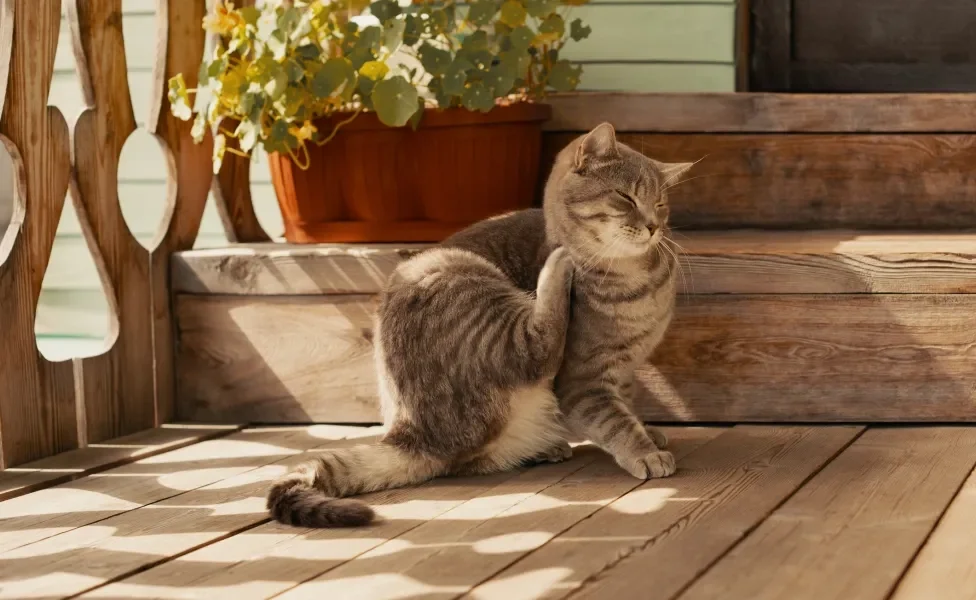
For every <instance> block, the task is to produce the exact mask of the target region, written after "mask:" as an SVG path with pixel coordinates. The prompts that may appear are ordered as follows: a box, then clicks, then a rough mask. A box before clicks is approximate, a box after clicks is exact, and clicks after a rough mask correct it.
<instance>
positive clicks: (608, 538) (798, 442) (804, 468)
mask: <svg viewBox="0 0 976 600" xmlns="http://www.w3.org/2000/svg"><path fill="white" fill-rule="evenodd" d="M860 431H861V428H859V427H830V428H827V427H820V428H811V427H757V426H737V427H735V428H733V429H732V430H730V431H727V432H725V433H723V434H722V435H720V436H719V437H718V438H716V439H715V440H713V441H712V442H711V443H709V444H706V445H705V446H703V447H702V448H700V449H698V450H696V451H695V452H693V453H691V454H690V455H689V456H687V457H686V458H685V459H684V460H682V461H679V463H678V472H677V474H675V475H674V476H673V477H670V478H668V479H662V480H655V481H648V482H646V483H644V484H642V485H640V486H638V487H637V488H636V489H635V490H633V491H632V492H630V493H629V494H626V495H624V496H623V497H621V498H619V499H617V500H616V501H614V502H613V503H611V504H610V505H609V506H607V507H606V508H605V509H604V510H601V511H600V512H598V513H596V514H595V515H593V516H592V517H591V518H589V519H587V520H585V521H581V522H580V523H578V524H577V525H575V526H574V527H572V528H570V529H569V530H567V531H565V532H563V533H562V534H560V535H559V536H558V537H556V538H555V539H554V540H552V541H551V542H549V543H548V544H546V545H545V546H543V547H542V548H540V549H539V550H537V551H536V552H533V553H532V554H530V555H529V556H528V557H526V558H525V559H523V560H521V561H519V562H517V563H516V564H515V565H513V566H512V567H511V568H509V569H506V570H504V571H502V572H500V573H498V574H497V575H495V576H494V577H493V578H492V581H490V582H488V583H486V584H484V585H482V586H481V587H479V588H475V590H474V592H473V596H475V597H478V598H511V599H515V598H528V597H530V594H527V593H526V591H527V590H534V588H535V587H536V586H533V585H532V583H531V581H532V580H533V579H536V578H540V577H541V576H542V574H543V573H545V572H546V571H547V570H548V568H549V567H551V566H553V565H559V567H560V570H561V571H562V572H564V573H565V575H564V576H563V577H562V578H560V579H559V580H558V581H555V582H551V583H550V585H549V587H548V589H546V590H545V591H544V592H542V593H537V594H532V595H531V597H533V598H564V597H567V596H572V597H573V598H648V597H652V598H655V599H659V600H665V599H669V598H673V597H674V596H675V595H676V594H677V593H678V592H679V591H680V590H681V589H683V588H684V587H685V586H686V585H687V584H688V583H690V582H692V581H693V580H694V579H695V578H696V577H697V575H698V574H699V573H701V572H702V571H703V570H705V569H706V568H707V567H708V566H709V565H710V564H711V563H712V562H713V561H715V560H716V559H718V558H719V557H720V556H722V554H724V553H725V552H726V551H728V550H729V548H731V547H733V546H734V545H735V544H736V543H738V542H739V541H740V540H741V539H742V538H743V537H744V536H745V534H746V532H748V531H749V530H750V529H751V528H752V527H754V526H755V525H756V524H758V523H760V522H761V521H762V520H763V519H764V518H766V516H767V515H768V514H769V513H770V512H772V511H773V510H774V509H775V508H776V507H777V506H778V505H779V503H781V502H782V501H783V500H784V499H785V498H788V497H789V496H790V495H791V494H792V493H793V492H794V491H795V490H796V489H797V488H799V487H800V486H801V485H803V483H804V481H806V480H807V478H809V477H810V476H811V475H812V474H814V473H816V472H817V471H818V470H819V469H820V468H821V467H822V466H823V465H824V464H826V463H827V462H829V461H830V460H831V459H832V458H833V457H834V456H835V455H836V454H837V453H838V452H840V451H841V450H842V449H843V448H844V447H845V446H846V445H847V444H849V443H850V442H851V441H852V440H853V439H854V438H855V437H857V435H858V434H859V433H860ZM523 590H525V591H523ZM651 590H653V591H651ZM745 597H746V596H729V598H745Z"/></svg>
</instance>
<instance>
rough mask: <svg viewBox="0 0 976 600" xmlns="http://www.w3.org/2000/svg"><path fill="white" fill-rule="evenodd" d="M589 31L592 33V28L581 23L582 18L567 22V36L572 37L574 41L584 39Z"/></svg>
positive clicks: (588, 35) (588, 34)
mask: <svg viewBox="0 0 976 600" xmlns="http://www.w3.org/2000/svg"><path fill="white" fill-rule="evenodd" d="M591 33H593V28H592V27H590V26H589V25H583V20H582V19H575V20H574V21H573V22H572V23H570V24H569V37H571V38H573V41H574V42H578V41H580V40H585V39H586V38H588V37H590V34H591Z"/></svg>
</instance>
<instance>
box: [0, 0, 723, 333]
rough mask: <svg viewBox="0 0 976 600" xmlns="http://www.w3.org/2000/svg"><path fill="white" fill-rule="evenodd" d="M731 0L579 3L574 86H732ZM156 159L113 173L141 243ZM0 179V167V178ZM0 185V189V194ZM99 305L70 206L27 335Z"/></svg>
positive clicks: (151, 29) (57, 329)
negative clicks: (583, 30) (583, 27)
mask: <svg viewBox="0 0 976 600" xmlns="http://www.w3.org/2000/svg"><path fill="white" fill-rule="evenodd" d="M154 5H155V0H125V2H124V7H125V10H126V16H125V21H124V23H123V28H124V31H125V39H126V46H127V58H128V64H129V79H130V83H131V87H132V101H133V105H134V107H135V109H136V118H137V119H138V120H140V122H142V121H144V119H145V117H146V115H147V114H148V106H149V90H150V78H151V74H150V70H151V67H152V63H153V60H154V53H155V31H156V30H155V26H156V24H155V14H154V8H153V7H154ZM734 12H735V3H734V0H708V1H697V2H696V1H692V0H668V1H661V2H653V1H650V2H648V1H627V0H617V1H613V2H607V1H600V0H597V1H595V2H594V3H593V4H590V5H587V6H583V7H579V8H577V9H576V11H575V15H574V17H575V16H579V17H581V18H582V19H584V20H585V21H586V23H587V24H588V25H590V27H592V29H593V32H592V34H591V37H590V38H589V39H587V40H585V41H583V42H581V43H579V44H576V45H575V47H572V48H570V49H568V50H567V52H568V53H567V57H568V58H572V59H574V60H578V61H579V62H581V63H583V64H584V65H585V68H584V75H583V82H582V86H581V87H582V89H586V90H629V91H669V92H670V91H679V92H689V91H732V90H733V89H734V86H735V84H734V78H735V73H734V70H735V69H734V65H733V56H734V50H733V45H734V42H733V31H734ZM51 103H52V104H54V105H55V106H58V107H59V108H61V110H62V111H63V112H64V113H65V116H66V117H67V118H68V119H69V120H70V119H73V118H74V117H75V116H77V114H78V112H79V111H80V110H81V107H82V100H81V91H80V88H79V84H78V82H77V78H76V75H75V63H74V58H73V56H72V55H71V51H70V42H69V38H68V30H67V26H64V27H63V28H62V36H61V45H60V47H59V52H58V56H57V60H56V75H55V80H54V82H53V84H52V91H51ZM253 173H254V182H253V184H252V187H253V192H254V196H255V200H256V207H257V211H258V213H259V216H260V217H261V220H262V222H263V223H264V224H265V226H266V228H267V229H268V230H269V233H272V234H273V235H274V234H278V233H280V231H281V220H280V217H279V216H278V213H277V207H276V205H275V201H274V196H273V192H272V190H271V186H270V183H269V181H268V173H267V170H266V169H265V168H264V167H263V166H261V165H257V166H256V167H255V168H254V169H253ZM164 175H165V172H164V167H163V160H162V155H161V153H160V151H159V150H158V148H157V146H156V143H155V141H154V140H152V139H151V138H150V137H149V136H148V135H147V134H145V133H144V132H139V133H137V134H136V135H135V136H134V137H133V138H132V139H130V140H129V142H128V144H127V146H126V148H125V151H124V153H123V164H122V168H121V169H120V173H119V180H120V184H119V195H120V197H121V201H122V203H123V207H124V209H125V213H126V217H127V219H128V221H129V224H130V227H131V228H132V230H133V233H135V234H136V236H137V237H138V238H139V239H140V240H141V241H142V242H143V243H148V242H149V240H150V239H151V238H152V236H153V233H154V230H155V227H156V226H157V224H158V223H159V219H160V217H161V210H162V206H163V200H164V194H165V186H164V185H163V179H164ZM5 179H6V180H9V179H8V177H5V176H4V171H3V166H2V164H0V182H2V181H3V180H5ZM4 194H9V189H7V188H6V187H3V186H0V197H2V196H3V195H4ZM224 243H225V242H224V237H223V233H222V230H221V228H220V222H219V220H218V218H217V214H216V211H215V210H214V209H213V206H212V205H211V206H210V207H208V209H207V214H206V217H205V219H204V223H203V229H202V232H201V237H200V240H199V243H198V246H217V245H222V244H224ZM105 315H106V304H105V299H104V295H103V294H102V292H101V290H100V288H99V284H98V278H97V276H96V272H95V267H94V265H93V263H92V262H91V260H90V258H89V256H88V254H87V249H86V247H85V243H84V240H83V239H82V237H81V231H80V228H79V225H78V221H77V218H76V217H75V214H74V211H73V210H72V209H71V207H70V203H69V205H68V207H67V208H66V210H65V213H64V216H63V217H62V221H61V226H60V228H59V231H58V238H57V242H56V245H55V250H54V256H53V257H52V262H51V266H50V268H49V270H48V272H47V274H46V276H45V289H44V293H43V295H42V297H41V307H40V311H39V316H38V323H37V331H38V333H39V334H42V335H53V336H82V337H91V336H100V335H102V334H104V332H105V331H106V329H107V323H108V321H107V317H106V316H105Z"/></svg>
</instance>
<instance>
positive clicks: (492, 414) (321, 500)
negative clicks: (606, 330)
mask: <svg viewBox="0 0 976 600" xmlns="http://www.w3.org/2000/svg"><path fill="white" fill-rule="evenodd" d="M543 229H544V228H543V227H542V224H541V221H540V222H539V223H538V224H537V225H536V227H535V230H536V232H537V235H538V237H540V238H541V237H542V235H543ZM459 239H460V242H459V243H458V244H457V245H456V246H451V245H450V244H451V242H450V241H448V243H446V244H445V245H443V246H442V247H439V248H436V249H433V250H429V251H427V252H424V253H421V254H419V255H417V256H416V257H414V258H412V259H410V260H408V261H406V262H404V263H403V264H401V265H400V266H399V267H398V268H397V270H396V272H395V273H394V274H393V276H392V277H391V279H390V281H389V283H388V286H387V289H386V291H385V292H384V294H383V296H382V299H381V303H380V308H379V312H378V315H377V329H376V331H375V332H374V336H373V339H374V344H375V347H376V362H377V373H378V375H379V377H380V385H379V392H380V398H381V404H382V413H383V416H384V420H385V424H386V426H387V433H386V434H385V435H384V437H383V439H382V440H381V441H380V442H378V443H376V444H372V445H366V446H359V447H356V448H351V449H341V450H334V451H331V452H327V453H324V454H323V455H322V456H320V457H318V458H317V459H316V460H314V461H312V462H310V463H307V464H305V465H302V466H300V467H299V468H298V469H296V470H294V471H292V472H291V473H289V474H287V475H286V476H285V477H283V478H282V479H280V480H278V481H277V482H275V484H274V485H273V486H272V489H271V492H270V493H269V494H268V510H269V512H270V513H271V515H272V516H273V517H274V519H276V520H277V521H280V522H282V523H286V524H292V525H300V526H304V527H334V526H352V525H362V524H365V523H368V522H370V521H371V520H372V519H373V512H372V510H371V509H370V508H369V507H368V506H367V505H365V504H364V503H362V502H359V501H356V500H343V499H341V498H344V497H346V496H351V495H356V494H362V493H366V492H371V491H376V490H381V489H387V488H393V487H399V486H405V485H411V484H417V483H420V482H423V481H426V480H428V479H431V478H433V477H436V476H438V475H450V474H475V473H491V472H495V471H502V470H507V469H511V468H514V467H516V466H518V465H520V464H522V463H524V462H526V461H535V460H562V459H565V458H566V457H568V454H569V446H568V444H566V442H565V437H566V431H565V429H564V428H563V425H562V420H561V417H560V413H559V406H558V402H557V400H556V397H555V395H554V394H553V392H552V380H553V378H554V377H555V374H556V371H557V369H558V368H559V364H560V362H561V359H562V351H563V347H564V345H565V336H566V328H567V324H568V320H569V294H570V288H571V284H572V272H573V269H572V263H571V262H570V260H569V256H568V254H567V253H566V252H565V251H564V250H556V251H553V252H552V253H550V254H548V258H547V260H546V261H545V265H544V267H543V268H542V270H541V273H540V272H539V271H538V267H529V268H527V269H526V270H525V271H524V272H522V271H520V270H519V269H515V270H514V271H509V272H506V271H505V270H503V268H501V267H499V266H498V264H502V265H504V264H505V261H504V260H499V261H497V262H493V261H491V260H488V259H487V258H486V257H484V256H482V255H479V254H478V253H475V252H473V251H471V250H468V249H465V246H466V244H467V242H465V240H466V239H467V238H466V237H465V236H461V237H460V238H459ZM523 241H524V240H523ZM513 250H521V249H517V248H508V249H506V250H505V251H504V253H505V254H506V255H507V256H511V255H512V254H511V251H513ZM537 251H539V248H538V247H537V248H535V249H534V250H533V252H537ZM523 262H524V261H523ZM531 262H532V263H533V264H534V263H535V262H536V259H535V255H534V254H533V258H532V260H531ZM529 280H537V281H538V287H537V288H536V293H535V294H534V295H533V294H530V293H528V292H527V291H525V290H524V289H520V287H519V285H518V284H519V283H524V282H526V281H529Z"/></svg>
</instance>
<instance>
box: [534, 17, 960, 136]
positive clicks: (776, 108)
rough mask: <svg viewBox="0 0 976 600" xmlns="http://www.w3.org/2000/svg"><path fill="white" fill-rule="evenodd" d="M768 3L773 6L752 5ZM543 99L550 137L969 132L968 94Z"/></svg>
mask: <svg viewBox="0 0 976 600" xmlns="http://www.w3.org/2000/svg"><path fill="white" fill-rule="evenodd" d="M772 2H775V3H777V4H779V2H778V0H753V3H754V4H759V3H772ZM753 43H754V44H755V43H758V42H757V41H756V40H755V39H754V40H753ZM549 102H550V103H551V104H552V109H553V115H552V119H551V120H550V121H549V122H547V123H546V129H547V130H549V131H551V132H583V131H589V130H590V129H592V128H593V127H595V126H597V125H599V124H600V123H602V122H603V121H610V122H611V123H613V124H614V126H615V127H616V128H617V129H618V130H619V131H623V132H629V133H637V132H646V133H960V132H974V131H976V111H974V108H976V94H777V93H734V94H729V93H690V94H679V93H673V94H660V93H633V92H592V93H590V92H587V93H573V94H555V95H554V96H552V97H551V98H550V99H549Z"/></svg>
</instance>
